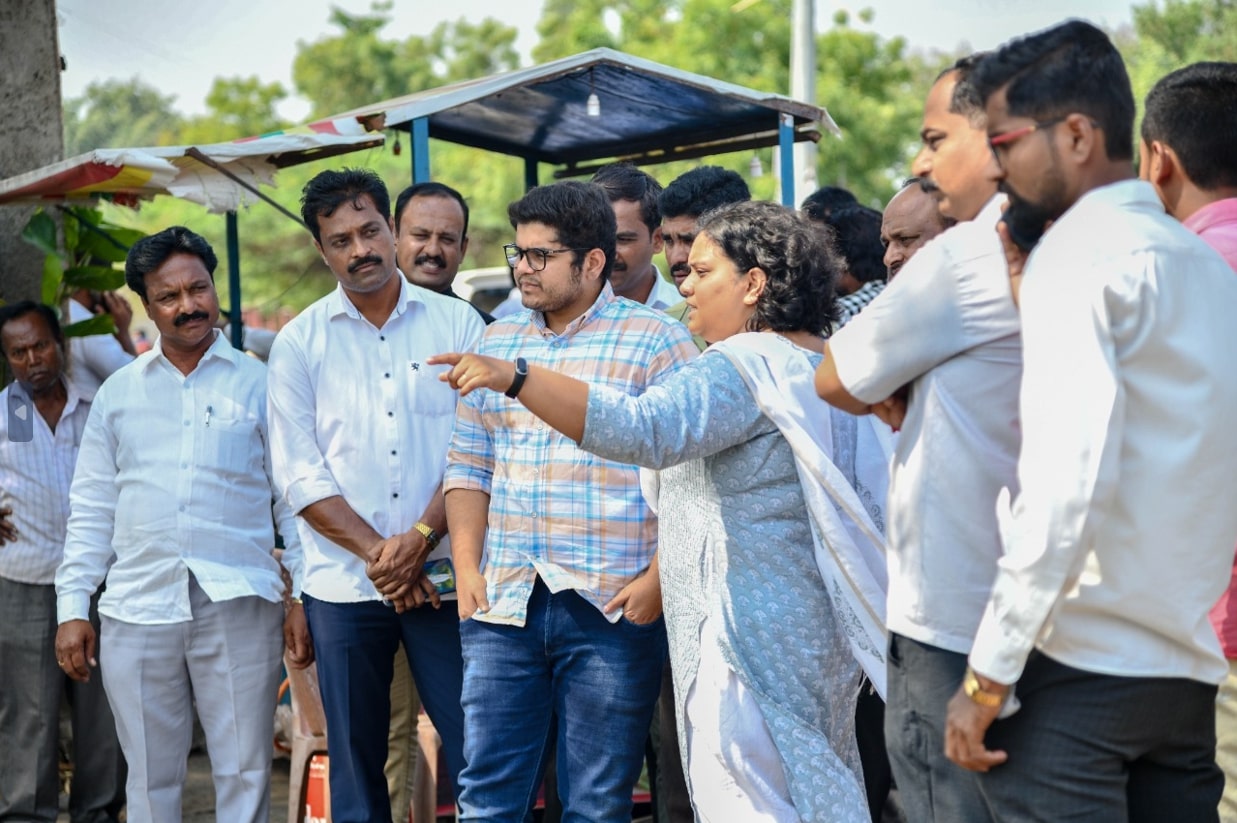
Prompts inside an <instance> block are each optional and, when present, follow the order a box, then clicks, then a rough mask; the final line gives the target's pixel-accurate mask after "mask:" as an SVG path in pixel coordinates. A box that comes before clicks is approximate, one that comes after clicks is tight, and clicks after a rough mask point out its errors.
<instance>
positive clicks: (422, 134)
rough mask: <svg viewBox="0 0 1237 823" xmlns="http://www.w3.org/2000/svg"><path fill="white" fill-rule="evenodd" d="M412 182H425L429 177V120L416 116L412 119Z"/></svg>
mask: <svg viewBox="0 0 1237 823" xmlns="http://www.w3.org/2000/svg"><path fill="white" fill-rule="evenodd" d="M411 132H412V182H414V183H425V182H428V181H429V179H430V121H429V118H428V117H418V118H416V119H415V120H413V121H412V128H411Z"/></svg>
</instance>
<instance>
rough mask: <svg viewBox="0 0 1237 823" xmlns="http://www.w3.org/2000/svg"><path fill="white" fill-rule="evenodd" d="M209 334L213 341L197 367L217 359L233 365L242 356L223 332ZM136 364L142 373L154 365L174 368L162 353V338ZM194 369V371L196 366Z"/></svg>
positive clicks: (215, 330) (214, 331)
mask: <svg viewBox="0 0 1237 823" xmlns="http://www.w3.org/2000/svg"><path fill="white" fill-rule="evenodd" d="M211 334H213V335H215V339H214V341H212V342H211V344H210V346H209V347H208V348H207V349H206V351H204V352H202V359H201V360H199V361H198V366H201V365H202V364H203V363H205V362H206V361H207V360H211V359H219V360H223V361H225V362H227V363H231V364H233V365H235V363H236V359H237V358H238V357H243V356H244V355H242V354H241V353H240V352H238V351H237V350H236V349H234V348H232V344H231V343H229V342H228V338H227V337H226V336H224V334H223V332H221V331H219V329H211ZM137 362H138V364H139V365H138V368H140V369H141V370H142V371H144V372H145V371H150V369H151V367H152V365H153V364H155V363H163V364H165V365H167V366H169V367H171V368H175V366H173V365H172V361H170V360H168V359H167V355H165V354H164V353H163V338H162V337H160V338H159V339H157V340H156V341H155V342H154V345H152V346H151V347H150V351H148V352H147V353H146V354H144V355H142V356H141V357H140V358H138V361H137ZM194 368H195V370H196V368H197V366H195V367H194Z"/></svg>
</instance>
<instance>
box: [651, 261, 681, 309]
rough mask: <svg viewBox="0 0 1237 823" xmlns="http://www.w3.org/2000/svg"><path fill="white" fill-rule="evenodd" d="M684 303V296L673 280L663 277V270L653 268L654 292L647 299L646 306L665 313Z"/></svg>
mask: <svg viewBox="0 0 1237 823" xmlns="http://www.w3.org/2000/svg"><path fill="white" fill-rule="evenodd" d="M681 302H683V295H681V294H679V287H678V286H676V285H675V284H674V281H673V280H667V279H666V278H664V277H662V276H661V270H660V269H658V268H657V266H654V267H653V290H652V291H650V292H649V296H648V297H647V298H645V300H644V305H646V306H648V307H649V308H650V309H657V310H658V311H665V310H666V309H668V308H670V307H671V306H675V305H678V304H679V303H681Z"/></svg>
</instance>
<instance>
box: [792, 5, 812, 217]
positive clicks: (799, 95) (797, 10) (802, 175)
mask: <svg viewBox="0 0 1237 823" xmlns="http://www.w3.org/2000/svg"><path fill="white" fill-rule="evenodd" d="M815 5H816V4H815V0H794V5H793V9H792V12H791V33H790V96H791V97H793V98H794V99H795V100H802V101H803V102H805V103H811V104H812V105H815V104H816V9H815ZM816 188H817V186H816V144H815V143H813V142H812V141H811V140H804V141H802V142H800V143H796V144H795V192H796V194H797V195H798V197H799V199H800V200H802V199H803V198H804V197H807V196H808V195H809V194H811V193H812V192H814V191H816Z"/></svg>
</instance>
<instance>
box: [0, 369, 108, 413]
mask: <svg viewBox="0 0 1237 823" xmlns="http://www.w3.org/2000/svg"><path fill="white" fill-rule="evenodd" d="M60 382H61V383H62V384H64V391H65V401H64V411H62V412H61V413H60V416H61V417H62V418H64V417H67V416H69V415H70V414H72V413H73V410H74V409H75V408H77V404H78V403H83V402H87V401H89V400H91V399H92V398H91V395H90V394H89V393H88V392H84V391H82V390H81V388H79V387H78V385H77V384H76V383H74V382H73V381H72V380H71V379H69V375H67V374H64V373H63V372H62V373H61V375H60ZM9 391H10V392H12V393H13V395H14V396H16V397H20V398H21V399H23V400H25V401H26V402H27V403H29V404H30V405H32V406H33V405H34V398H33V397H31V396H30V392H28V391H26V387H25V386H23V385H22V384H21V383H19V382H18V381H16V380H14V381H13V382H12V383H10V384H9Z"/></svg>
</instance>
